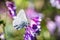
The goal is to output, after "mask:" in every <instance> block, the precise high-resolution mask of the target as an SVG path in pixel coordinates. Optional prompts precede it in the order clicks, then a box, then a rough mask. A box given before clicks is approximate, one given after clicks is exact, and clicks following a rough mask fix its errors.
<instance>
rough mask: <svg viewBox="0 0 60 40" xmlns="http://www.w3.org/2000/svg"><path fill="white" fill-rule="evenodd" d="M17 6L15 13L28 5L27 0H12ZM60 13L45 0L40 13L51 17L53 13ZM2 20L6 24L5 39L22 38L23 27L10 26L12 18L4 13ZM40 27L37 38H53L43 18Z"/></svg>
mask: <svg viewBox="0 0 60 40" xmlns="http://www.w3.org/2000/svg"><path fill="white" fill-rule="evenodd" d="M14 2H15V4H16V8H17V13H18V11H19V10H20V9H21V8H23V9H25V8H26V7H27V6H28V3H29V2H28V0H14ZM55 12H57V13H58V14H59V13H60V10H57V9H56V8H53V7H52V6H51V5H50V3H49V1H48V0H46V4H45V6H44V9H43V10H42V13H43V14H44V15H45V17H50V18H51V19H53V16H54V14H56V13H55ZM4 22H5V24H6V26H5V38H6V40H23V35H24V32H25V30H24V28H23V29H21V30H15V29H14V28H13V26H12V19H11V18H10V17H9V16H8V15H6V18H5V19H4ZM41 26H42V27H41V28H42V31H41V33H40V35H39V36H37V39H38V40H55V37H54V36H51V35H50V33H49V31H48V29H47V27H46V21H45V19H43V21H42V23H41Z"/></svg>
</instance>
